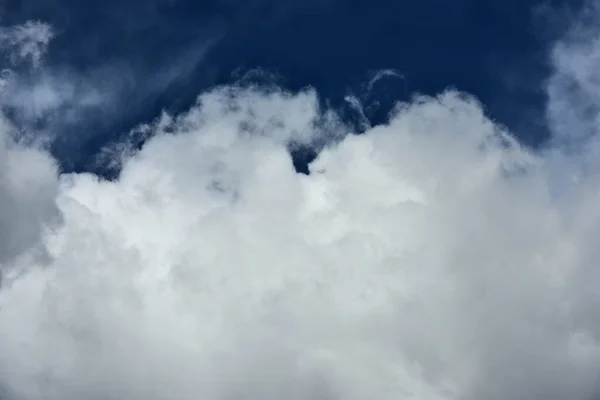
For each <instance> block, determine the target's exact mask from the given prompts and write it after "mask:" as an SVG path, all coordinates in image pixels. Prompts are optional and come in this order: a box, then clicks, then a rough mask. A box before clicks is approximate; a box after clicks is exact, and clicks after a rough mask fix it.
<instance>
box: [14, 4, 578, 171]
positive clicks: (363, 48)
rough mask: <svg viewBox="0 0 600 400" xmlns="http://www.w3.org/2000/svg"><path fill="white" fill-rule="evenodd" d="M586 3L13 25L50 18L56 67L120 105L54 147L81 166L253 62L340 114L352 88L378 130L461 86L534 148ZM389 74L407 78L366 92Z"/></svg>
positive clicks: (172, 9) (225, 11)
mask: <svg viewBox="0 0 600 400" xmlns="http://www.w3.org/2000/svg"><path fill="white" fill-rule="evenodd" d="M579 7H580V4H578V1H574V0H573V1H554V2H545V3H540V2H538V1H531V0H527V1H516V0H512V1H497V0H484V1H479V0H460V1H453V2H449V1H444V0H426V1H425V0H424V1H390V0H375V1H365V0H352V1H339V0H312V1H308V2H302V4H301V5H300V4H297V3H295V2H292V1H283V2H276V1H271V0H252V1H247V2H242V1H224V0H215V1H201V2H197V1H190V0H188V1H186V0H172V1H170V0H154V1H150V2H147V1H131V2H120V1H116V0H110V1H95V0H94V1H89V2H85V3H81V2H78V1H68V0H62V1H48V0H45V1H37V0H36V1H34V0H19V1H15V0H13V1H9V2H8V6H6V7H4V23H5V24H11V23H19V22H22V21H25V20H28V19H40V20H43V21H47V22H48V23H50V24H51V25H52V26H53V27H54V29H55V32H56V34H57V35H56V38H55V40H54V41H53V42H52V43H51V45H50V48H49V51H48V58H47V60H46V62H47V64H48V65H49V67H50V68H54V69H62V70H65V69H66V70H68V72H67V74H71V75H72V74H75V75H77V76H80V78H78V79H82V78H81V77H88V78H87V79H90V76H91V79H92V80H94V81H97V82H103V83H102V84H100V85H109V86H111V90H112V91H114V93H113V95H114V100H113V103H114V102H120V103H122V104H123V106H121V107H119V110H117V111H114V112H111V117H110V119H109V122H107V120H106V119H105V118H103V121H102V122H101V123H100V122H99V121H96V122H95V123H94V124H93V125H91V126H89V124H90V123H91V121H90V119H87V120H86V122H85V123H86V124H88V125H86V126H81V125H77V124H74V125H73V124H71V125H72V126H70V127H68V128H69V129H74V130H78V131H81V130H86V131H91V132H92V133H89V134H86V135H80V136H85V137H83V138H80V139H78V140H76V139H73V137H74V136H77V135H71V136H70V138H71V139H69V140H68V143H62V144H61V143H56V146H55V147H56V150H55V151H56V152H57V153H60V154H61V156H60V157H61V158H62V159H63V160H64V162H65V167H66V168H67V169H69V168H75V169H78V170H80V169H82V168H83V169H86V168H89V166H86V162H87V158H88V157H89V156H90V153H94V152H96V151H98V148H99V147H100V146H101V145H102V144H103V143H104V142H105V141H106V140H107V139H109V138H110V139H111V140H112V139H114V138H115V135H117V136H118V135H119V133H118V132H126V131H128V130H129V129H131V127H133V126H134V125H136V124H138V123H140V122H142V121H147V120H150V119H152V118H154V116H155V115H156V114H157V113H158V112H159V111H160V110H161V109H165V108H166V109H172V110H178V111H181V110H183V109H185V108H186V107H188V106H189V105H190V104H192V103H193V101H194V100H195V98H196V96H197V95H198V93H200V92H201V91H202V90H205V89H207V88H208V87H211V86H214V85H216V84H223V83H228V82H232V81H234V80H235V79H239V77H240V76H242V75H243V74H244V73H245V72H247V71H249V70H253V69H255V68H262V69H264V70H265V71H268V72H270V73H274V74H277V75H278V76H279V77H280V79H279V80H278V81H279V83H281V84H283V85H284V86H286V87H288V88H290V89H293V90H297V89H300V88H302V87H305V86H312V87H315V88H316V89H317V90H318V92H319V95H320V96H321V97H322V98H323V99H324V100H325V101H329V102H331V104H333V106H334V107H337V108H343V107H344V101H343V99H344V96H346V95H347V94H348V93H354V94H356V95H357V96H359V97H361V98H362V99H363V100H364V102H365V105H366V106H367V108H368V110H367V117H368V118H370V119H371V120H372V122H374V123H378V122H381V121H383V120H385V118H386V115H387V112H388V111H389V109H390V107H391V106H392V105H393V104H394V102H396V101H398V100H405V99H408V98H410V96H412V95H413V94H414V93H425V94H436V93H439V92H440V91H442V90H444V89H446V88H448V87H451V88H456V89H458V90H461V91H466V92H469V93H471V94H473V95H475V96H477V97H478V98H479V99H480V101H482V102H483V103H484V104H485V108H486V112H487V113H488V114H489V115H490V116H491V117H492V118H494V119H496V120H497V121H498V122H500V123H502V124H506V125H508V126H509V127H510V128H511V129H512V130H513V132H514V134H515V135H517V136H519V138H520V139H521V140H522V141H523V142H524V143H526V144H528V145H539V144H540V143H542V142H543V141H544V140H545V139H546V138H547V135H548V132H547V129H546V127H545V121H544V107H545V101H546V99H545V87H544V84H545V79H547V77H548V74H549V66H548V50H549V46H550V45H551V44H552V43H553V41H554V40H555V39H556V38H557V37H559V36H560V34H561V32H562V31H563V30H564V28H565V26H566V21H565V20H566V16H568V15H569V11H570V12H572V13H574V12H575V11H576V10H577V9H578V8H579ZM383 69H386V70H394V71H395V72H396V73H397V74H398V76H400V77H401V78H396V79H386V80H385V82H383V83H380V84H378V85H377V86H376V87H375V88H373V91H374V92H373V93H370V94H366V93H365V85H366V84H367V83H368V82H369V80H370V79H371V78H372V77H373V76H374V75H375V74H376V73H377V72H378V71H380V70H383ZM74 79H75V78H74ZM124 109H127V112H121V111H122V110H124ZM103 112H108V111H106V110H104V111H103ZM350 114H351V113H350ZM349 118H352V117H351V116H349ZM64 129H65V128H63V130H64ZM76 155H77V156H76Z"/></svg>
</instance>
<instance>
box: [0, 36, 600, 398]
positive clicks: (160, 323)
mask: <svg viewBox="0 0 600 400" xmlns="http://www.w3.org/2000/svg"><path fill="white" fill-rule="evenodd" d="M569 49H570V51H577V49H576V47H571V48H569ZM557 54H558V53H557ZM566 54H569V53H566ZM559 90H560V89H557V90H556V91H555V92H554V95H555V96H556V97H554V98H552V99H551V104H550V107H549V109H551V110H557V109H558V108H556V107H554V106H555V105H556V103H552V101H555V100H553V99H560V100H561V101H562V100H563V99H565V98H566V95H565V94H564V93H563V94H561V92H560V91H559ZM565 104H567V103H561V107H562V106H564V105H565ZM552 107H554V108H552ZM562 109H563V110H564V109H565V108H562ZM553 112H554V111H553ZM553 115H558V114H556V113H555V114H553ZM14 129H15V128H14V127H12V126H11V125H10V124H9V123H8V122H6V121H5V122H4V124H3V125H2V127H1V128H0V139H1V140H0V144H1V146H0V201H1V202H2V203H1V204H2V206H1V207H0V238H1V239H2V240H0V267H1V271H2V273H3V280H2V288H1V289H0V388H2V390H3V392H4V393H3V394H2V393H0V396H4V398H6V399H9V400H37V399H65V400H70V399H82V398H86V399H107V398H114V399H125V398H127V399H182V400H185V399H198V398H201V399H214V400H222V399H228V400H237V399H261V400H275V399H282V398H286V399H298V400H300V399H322V400H333V399H340V400H341V399H344V400H345V399H349V400H353V399H390V400H391V399H419V400H421V399H423V400H424V399H440V400H441V399H443V400H451V399H452V400H454V399H457V400H458V399H486V400H496V399H498V400H504V399H514V400H529V399H546V400H553V399H556V400H558V399H572V400H592V399H594V398H597V396H598V395H600V387H599V386H598V382H599V379H598V378H599V377H600V323H599V322H598V321H599V319H598V318H597V317H596V316H597V314H598V310H599V306H600V294H599V292H598V290H597V289H596V283H597V282H598V278H599V277H600V268H599V265H600V264H599V262H600V250H599V248H598V237H599V234H600V208H598V206H597V205H598V204H599V202H598V201H599V200H600V185H599V183H600V180H599V178H600V174H599V171H598V169H594V168H587V169H586V170H585V173H583V172H582V171H583V170H582V167H581V164H580V163H579V162H577V160H580V159H581V157H585V154H582V153H581V152H580V153H578V154H576V155H573V154H566V153H564V154H563V153H562V152H561V151H559V150H556V151H555V152H547V153H546V152H544V153H535V152H531V151H528V150H525V149H523V148H521V147H520V146H519V145H518V144H517V143H516V142H515V141H514V140H513V139H512V138H511V136H510V135H509V134H508V133H507V132H505V131H503V130H502V129H501V128H500V127H498V126H497V125H495V124H494V123H493V122H492V121H490V120H488V119H487V118H486V116H485V115H484V113H483V111H482V107H481V105H480V104H478V103H477V101H476V100H474V99H473V98H470V97H468V96H466V95H463V94H459V93H456V92H453V91H448V92H445V93H442V94H440V95H439V96H438V97H436V98H426V97H420V98H416V99H414V101H412V102H411V103H407V104H399V105H398V106H397V108H396V110H395V112H394V115H393V116H392V117H391V119H390V122H389V124H387V125H382V126H376V127H373V128H371V129H368V130H367V131H366V132H365V133H364V134H362V135H353V134H352V133H351V132H348V129H347V128H346V127H345V125H344V124H343V123H342V122H341V121H340V120H339V118H338V117H337V116H336V114H335V112H334V111H333V110H325V109H322V108H320V107H319V106H318V102H317V99H316V95H315V93H314V92H311V91H306V92H303V93H300V94H295V95H292V94H288V93H286V92H284V91H265V90H260V89H259V88H245V89H242V88H236V87H222V88H218V89H215V90H213V91H212V92H210V93H206V94H203V95H201V96H200V97H199V99H198V103H197V105H195V106H194V107H192V108H191V109H190V110H189V111H188V112H187V113H185V114H182V115H178V116H170V115H163V116H162V117H160V118H159V119H157V120H156V121H155V122H154V123H152V124H149V125H147V126H144V127H141V128H140V131H145V132H146V134H147V135H148V136H149V137H151V139H150V140H149V141H148V142H147V143H146V144H145V146H144V147H143V148H142V149H141V150H140V151H137V152H135V151H134V152H132V151H130V150H128V149H127V146H124V147H123V148H121V149H120V150H121V151H122V154H123V158H122V160H121V159H120V160H119V162H120V163H121V165H122V170H121V173H120V176H119V178H118V179H117V180H115V181H106V180H102V179H100V178H99V177H97V176H94V175H91V174H58V172H57V168H56V162H55V160H53V159H52V158H51V157H50V156H49V155H47V154H46V153H45V152H44V151H42V150H39V149H36V148H32V147H27V146H25V145H23V144H20V143H18V142H17V141H16V140H15V139H14V138H15V137H16V135H15V134H14ZM324 137H326V138H330V140H329V145H327V146H326V147H325V149H324V150H323V151H322V152H321V153H320V154H319V156H318V158H317V159H316V160H315V161H314V162H313V163H312V164H311V165H310V170H311V174H310V175H303V174H297V173H296V172H295V171H294V168H293V166H292V161H291V158H290V155H289V152H288V150H287V146H288V145H289V143H303V144H310V143H313V142H314V141H323V138H324ZM557 149H558V148H557ZM558 153H560V157H559V156H557V155H556V154H558ZM559 169H560V170H562V171H563V172H564V173H565V174H566V175H568V176H570V177H576V179H577V182H576V183H573V181H570V180H562V179H558V178H557V177H556V175H555V174H554V171H555V170H559ZM573 179H575V178H573ZM567 184H568V185H570V186H569V188H570V189H569V190H568V191H561V189H562V188H563V187H566V185H567Z"/></svg>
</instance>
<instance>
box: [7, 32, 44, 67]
mask: <svg viewBox="0 0 600 400" xmlns="http://www.w3.org/2000/svg"><path fill="white" fill-rule="evenodd" d="M53 37H54V33H53V32H52V27H51V26H50V25H48V24H46V23H43V22H40V21H27V22H26V23H24V24H22V25H15V26H9V27H0V50H2V51H8V52H9V56H10V59H11V61H12V63H14V64H20V63H22V62H24V61H26V62H29V63H31V64H32V65H33V66H34V67H37V66H39V65H40V62H41V61H42V58H43V56H44V54H45V53H46V49H47V47H48V44H49V43H50V41H51V40H52V38H53Z"/></svg>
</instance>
